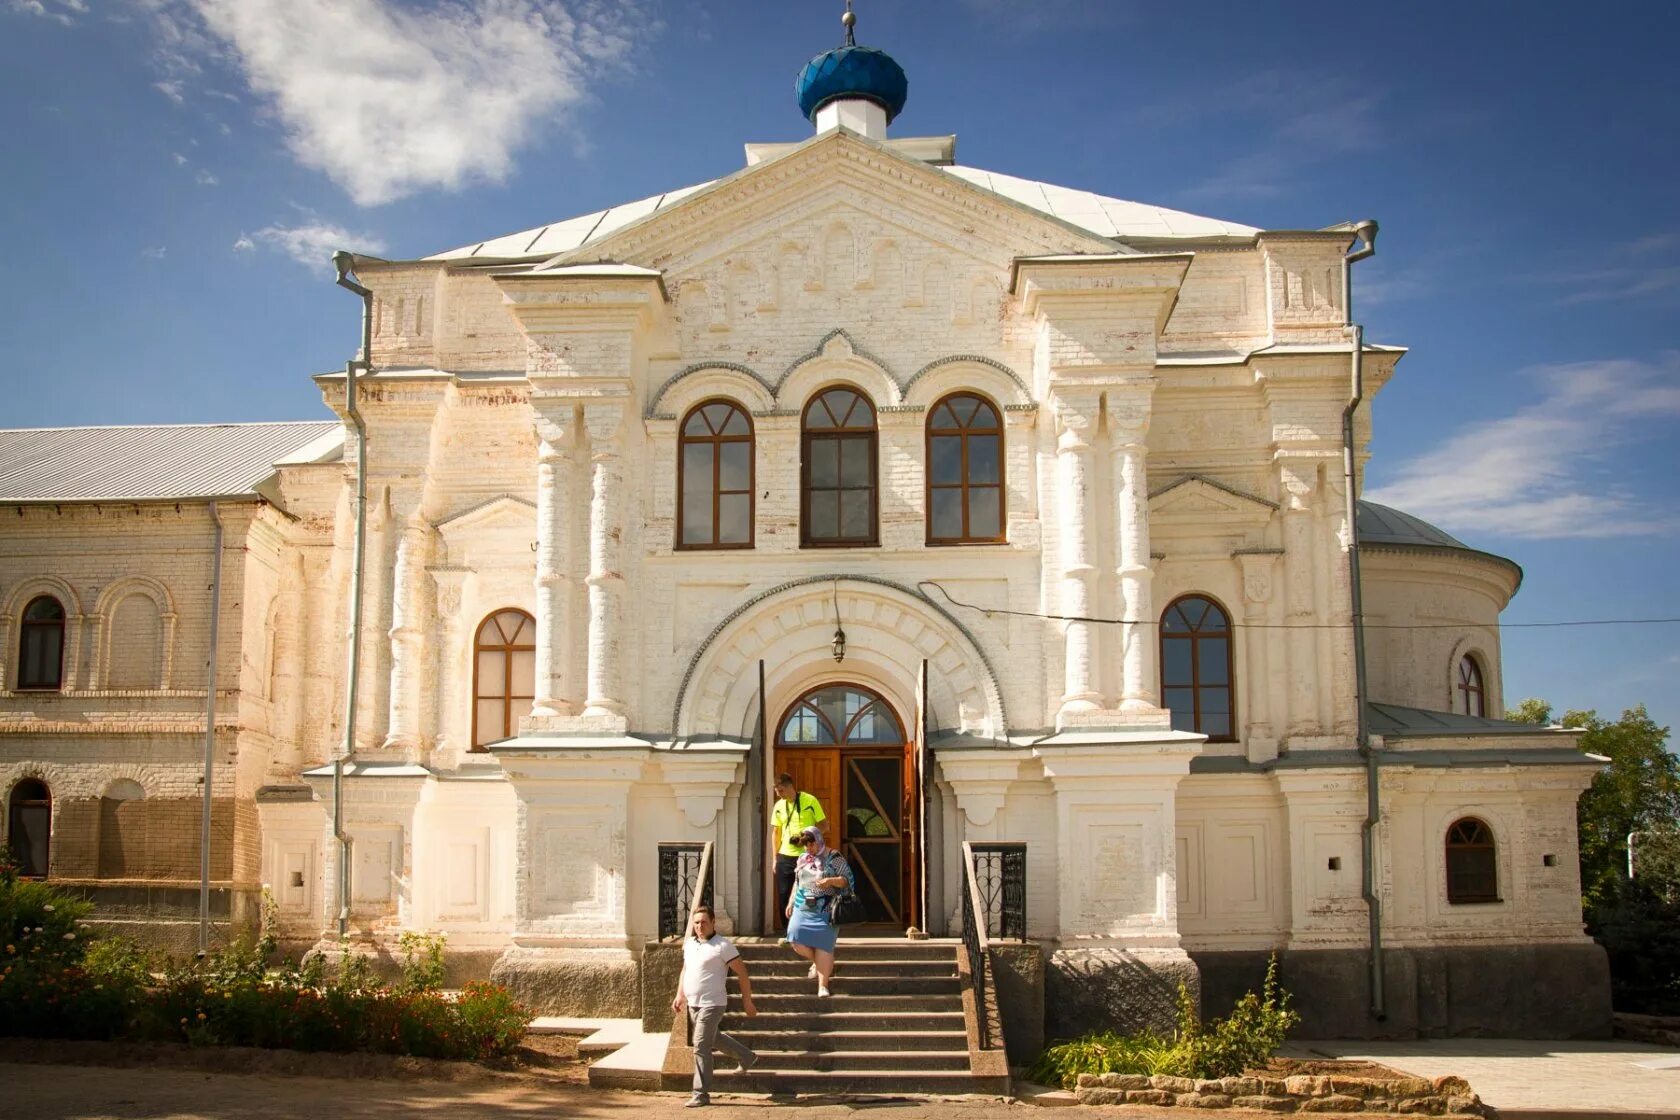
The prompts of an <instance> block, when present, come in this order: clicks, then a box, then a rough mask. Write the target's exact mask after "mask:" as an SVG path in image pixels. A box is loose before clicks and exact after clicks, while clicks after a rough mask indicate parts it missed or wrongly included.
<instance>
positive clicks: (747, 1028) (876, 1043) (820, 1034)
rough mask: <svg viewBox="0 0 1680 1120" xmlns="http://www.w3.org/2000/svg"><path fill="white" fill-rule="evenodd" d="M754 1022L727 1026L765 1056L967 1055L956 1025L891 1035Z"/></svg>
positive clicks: (739, 1021) (740, 1021) (965, 1039)
mask: <svg viewBox="0 0 1680 1120" xmlns="http://www.w3.org/2000/svg"><path fill="white" fill-rule="evenodd" d="M763 1019H764V1016H763V1015H760V1016H758V1017H757V1018H756V1019H736V1020H733V1021H731V1022H730V1023H728V1024H726V1029H727V1030H728V1032H729V1033H730V1034H731V1035H733V1036H734V1037H736V1038H738V1039H740V1040H741V1041H742V1042H743V1043H745V1044H746V1045H748V1046H751V1047H752V1048H753V1049H754V1050H759V1051H762V1052H764V1053H772V1052H784V1053H799V1054H805V1055H808V1056H811V1057H815V1056H816V1055H819V1054H837V1053H880V1052H881V1051H883V1050H910V1051H916V1052H918V1053H925V1052H928V1051H948V1050H962V1051H963V1052H964V1053H967V1049H966V1048H967V1046H968V1035H967V1034H966V1033H965V1032H964V1030H963V1028H962V1026H961V1025H960V1024H959V1025H958V1027H957V1029H955V1030H901V1031H894V1032H892V1033H890V1034H884V1033H882V1032H879V1031H858V1030H839V1029H835V1030H821V1029H819V1030H788V1029H782V1030H776V1029H766V1028H763V1027H760V1026H755V1025H754V1024H757V1023H761V1022H762V1020H763Z"/></svg>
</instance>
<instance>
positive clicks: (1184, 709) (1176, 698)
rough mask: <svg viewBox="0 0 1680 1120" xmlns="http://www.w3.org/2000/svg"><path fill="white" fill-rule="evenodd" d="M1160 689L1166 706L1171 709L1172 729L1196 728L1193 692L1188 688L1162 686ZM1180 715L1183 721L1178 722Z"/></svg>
mask: <svg viewBox="0 0 1680 1120" xmlns="http://www.w3.org/2000/svg"><path fill="white" fill-rule="evenodd" d="M1161 691H1162V693H1163V694H1164V700H1165V703H1166V705H1167V707H1169V708H1171V709H1172V714H1173V728H1174V730H1177V731H1194V730H1196V697H1195V693H1194V692H1193V691H1192V690H1191V689H1188V688H1164V689H1162V690H1161ZM1180 716H1183V717H1184V720H1185V722H1184V723H1180V722H1179V717H1180Z"/></svg>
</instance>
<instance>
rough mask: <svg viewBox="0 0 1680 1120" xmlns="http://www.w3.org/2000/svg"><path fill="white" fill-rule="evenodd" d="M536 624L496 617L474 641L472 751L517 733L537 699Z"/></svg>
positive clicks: (517, 614) (508, 614)
mask: <svg viewBox="0 0 1680 1120" xmlns="http://www.w3.org/2000/svg"><path fill="white" fill-rule="evenodd" d="M536 689H537V620H536V619H534V618H532V617H531V616H530V615H528V614H526V613H525V612H524V611H522V610H516V609H509V610H504V611H497V612H496V613H495V614H493V615H491V616H490V617H489V618H487V619H485V620H484V621H483V622H482V623H480V624H479V627H478V635H477V637H475V638H474V639H473V750H475V751H476V750H483V749H484V745H485V744H486V743H494V742H497V741H499V740H502V739H506V738H508V737H509V736H511V735H513V734H514V733H515V732H517V731H518V730H519V721H520V719H522V718H523V717H525V716H527V715H529V714H530V712H531V701H532V699H534V698H535V696H536V694H537V691H536Z"/></svg>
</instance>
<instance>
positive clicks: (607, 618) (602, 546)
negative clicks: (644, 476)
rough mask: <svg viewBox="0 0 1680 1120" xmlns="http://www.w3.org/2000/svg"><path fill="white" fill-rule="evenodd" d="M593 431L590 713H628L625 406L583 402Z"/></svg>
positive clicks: (586, 711)
mask: <svg viewBox="0 0 1680 1120" xmlns="http://www.w3.org/2000/svg"><path fill="white" fill-rule="evenodd" d="M583 420H584V424H585V426H586V427H587V428H588V429H589V443H590V448H589V462H590V495H589V576H588V578H587V579H586V581H585V582H586V583H588V585H589V681H588V695H587V697H586V698H585V701H584V703H585V707H584V709H583V714H584V716H586V717H590V716H594V717H601V716H609V717H618V718H622V717H623V715H624V680H623V672H622V669H621V666H622V664H623V651H622V644H623V641H624V639H625V637H626V635H625V634H624V632H623V625H622V622H623V618H624V531H625V520H626V518H625V509H624V505H625V503H624V456H623V454H622V448H623V422H624V406H623V405H622V404H620V403H616V402H613V403H603V404H589V405H586V406H584V410H583Z"/></svg>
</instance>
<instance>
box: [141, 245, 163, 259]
mask: <svg viewBox="0 0 1680 1120" xmlns="http://www.w3.org/2000/svg"><path fill="white" fill-rule="evenodd" d="M140 255H141V256H142V257H145V258H146V259H147V260H149V261H161V260H162V259H163V258H165V257H167V256H168V255H169V246H167V245H153V246H150V247H148V248H145V249H142V250H140Z"/></svg>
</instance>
